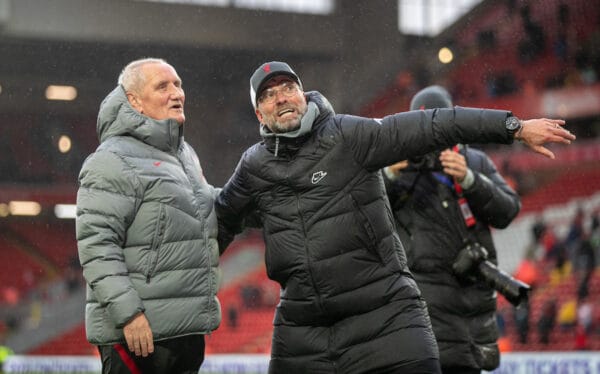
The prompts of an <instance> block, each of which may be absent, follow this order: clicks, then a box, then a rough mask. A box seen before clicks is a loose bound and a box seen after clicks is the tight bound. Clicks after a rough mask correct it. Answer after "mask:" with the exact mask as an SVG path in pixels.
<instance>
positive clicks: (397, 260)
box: [216, 93, 510, 374]
mask: <svg viewBox="0 0 600 374" xmlns="http://www.w3.org/2000/svg"><path fill="white" fill-rule="evenodd" d="M308 99H309V101H312V102H315V103H317V106H318V109H319V111H320V114H319V115H318V116H317V118H316V119H315V120H314V122H313V124H312V129H311V131H310V132H309V133H308V134H306V135H303V136H301V137H299V138H292V139H290V138H285V137H277V138H275V137H270V138H265V140H264V141H263V142H262V143H259V144H256V145H254V146H253V147H251V148H250V149H248V150H247V151H246V152H245V153H244V155H243V156H242V159H241V160H240V162H239V164H238V166H237V168H236V171H235V173H234V175H233V176H232V177H231V179H230V180H229V182H228V183H227V184H226V185H225V187H224V188H223V190H222V192H221V194H220V195H219V197H218V198H217V202H216V210H217V216H218V217H219V221H220V222H219V241H220V246H221V249H223V248H224V247H225V246H226V245H227V244H228V242H229V241H230V240H231V238H232V235H231V234H232V233H235V232H239V231H240V230H241V227H242V220H243V218H244V217H245V216H247V215H248V214H249V213H251V212H258V214H259V216H260V218H261V220H262V226H263V230H264V239H265V243H266V266H267V272H268V275H269V277H270V278H271V279H273V280H275V281H277V282H279V284H280V285H281V301H280V304H279V305H278V307H277V311H276V315H275V320H274V325H275V329H274V336H273V341H272V359H271V364H270V371H271V372H272V373H286V374H290V373H316V372H319V373H328V372H331V373H334V372H335V373H372V372H376V371H378V370H379V369H381V368H386V367H387V368H389V367H393V366H394V365H398V364H402V363H408V362H411V361H415V360H422V359H427V358H434V357H437V346H436V344H435V339H434V336H433V334H432V332H431V327H430V321H429V318H428V317H427V314H426V307H425V305H424V303H423V302H422V301H421V299H420V293H419V290H418V288H417V286H416V284H415V282H414V280H413V278H412V276H411V274H410V273H409V270H408V267H407V263H406V257H405V254H404V250H403V248H402V245H401V243H400V240H399V238H398V235H397V234H396V232H395V230H394V221H393V215H392V213H391V209H390V207H389V202H388V199H387V197H386V194H385V188H384V184H383V179H382V176H381V173H380V171H379V170H380V169H381V168H382V167H384V166H386V165H389V164H392V163H394V162H396V161H398V160H402V159H406V158H407V157H408V156H412V155H416V154H424V153H427V152H430V151H432V150H433V149H438V148H442V147H446V146H448V145H450V144H455V143H457V142H460V141H475V140H477V141H479V142H497V143H509V142H510V139H509V137H508V135H507V133H506V130H505V127H504V120H505V119H506V117H507V115H508V113H507V112H505V111H486V110H479V109H464V108H463V109H461V108H456V109H448V110H428V111H415V112H408V113H400V114H396V115H392V116H388V117H385V118H383V119H382V120H380V121H376V120H373V119H367V118H361V117H354V116H350V115H335V114H334V113H333V111H332V110H331V108H330V106H329V105H328V104H327V103H326V100H325V99H324V98H323V97H322V96H321V95H320V94H318V93H309V94H308ZM484 127H485V129H484ZM275 148H277V155H276V153H275Z"/></svg>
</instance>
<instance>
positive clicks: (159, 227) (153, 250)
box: [146, 204, 166, 283]
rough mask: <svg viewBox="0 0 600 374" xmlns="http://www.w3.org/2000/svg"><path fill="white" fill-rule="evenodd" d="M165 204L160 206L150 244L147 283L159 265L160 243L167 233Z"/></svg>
mask: <svg viewBox="0 0 600 374" xmlns="http://www.w3.org/2000/svg"><path fill="white" fill-rule="evenodd" d="M165 216H166V213H165V206H164V205H163V204H160V206H159V208H158V215H157V218H156V223H155V225H154V234H153V235H152V243H151V244H150V254H149V255H148V267H147V269H148V270H147V271H146V283H150V279H152V276H154V273H155V272H156V266H157V265H158V255H159V249H160V245H161V244H162V242H163V237H164V235H165V222H166V220H165Z"/></svg>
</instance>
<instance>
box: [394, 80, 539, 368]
mask: <svg viewBox="0 0 600 374" xmlns="http://www.w3.org/2000/svg"><path fill="white" fill-rule="evenodd" d="M452 107H453V104H452V100H451V97H450V94H449V93H448V92H447V91H446V90H445V89H444V88H443V87H441V86H429V87H427V88H425V89H423V90H421V91H419V92H418V93H417V94H416V95H415V96H414V97H413V99H412V101H411V106H410V109H411V110H418V109H433V108H452ZM384 174H385V176H386V178H385V179H386V185H387V188H388V196H389V199H390V203H391V205H392V208H393V210H394V213H395V216H396V221H397V224H398V232H399V234H400V237H401V239H402V244H404V247H405V248H406V251H407V256H408V265H409V268H410V270H411V272H412V273H413V275H414V277H415V279H416V281H417V283H418V285H419V288H420V290H421V292H422V295H423V297H424V299H425V300H426V302H427V308H428V311H429V315H430V317H431V322H432V325H433V330H434V333H435V336H436V340H437V343H438V347H439V352H440V362H441V365H442V371H443V373H444V374H450V373H461V374H470V373H480V372H481V370H493V369H495V368H496V367H498V365H499V361H500V353H499V350H498V345H497V339H498V328H497V325H496V294H495V290H494V288H493V287H492V286H491V285H490V283H489V281H490V280H489V279H484V278H486V276H487V275H489V274H488V270H489V271H492V270H493V271H494V272H495V273H493V274H492V275H491V277H493V278H494V281H496V280H498V282H500V283H505V284H508V285H511V286H515V285H516V288H517V291H516V292H517V294H516V295H514V298H513V301H514V302H520V301H521V300H520V299H521V298H523V297H526V295H525V294H523V293H524V292H526V286H527V285H525V284H518V283H516V284H515V283H511V280H510V279H508V278H507V277H506V274H505V273H503V272H501V271H499V270H497V269H496V268H495V264H496V263H497V260H496V250H495V248H494V244H493V241H492V236H491V233H490V228H489V227H490V226H491V227H495V228H504V227H506V226H508V224H509V223H510V222H511V221H512V220H513V218H515V216H516V215H517V213H518V212H519V210H520V206H521V204H520V199H519V197H518V195H517V194H516V192H515V191H514V190H512V189H511V188H510V187H509V186H508V185H507V183H506V182H505V181H504V179H503V178H502V176H501V175H500V174H499V173H498V171H497V170H496V167H495V166H494V164H493V162H492V161H491V160H490V158H489V157H487V156H486V155H485V154H484V153H483V152H482V151H480V150H476V149H472V148H469V147H467V146H464V145H460V144H459V145H456V146H454V147H453V148H452V149H446V150H444V151H442V152H434V153H430V154H427V155H425V156H423V157H419V158H415V159H410V160H406V161H401V162H399V163H397V164H394V165H392V166H389V167H387V168H385V169H384ZM478 264H486V265H485V270H481V272H480V271H479V269H478V268H477V265H478ZM482 269H484V268H482ZM483 273H486V274H483ZM521 286H522V287H523V288H522V287H521ZM496 289H499V287H498V286H497V285H496ZM520 292H523V293H520ZM514 299H518V300H514Z"/></svg>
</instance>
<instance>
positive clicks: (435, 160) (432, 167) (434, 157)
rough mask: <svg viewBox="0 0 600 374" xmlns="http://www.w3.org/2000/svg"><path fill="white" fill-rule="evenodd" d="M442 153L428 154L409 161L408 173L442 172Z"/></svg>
mask: <svg viewBox="0 0 600 374" xmlns="http://www.w3.org/2000/svg"><path fill="white" fill-rule="evenodd" d="M440 154H441V152H440V151H435V152H431V153H427V154H425V155H423V156H418V157H413V158H409V159H408V167H407V169H406V170H407V171H442V170H443V167H442V163H441V162H440Z"/></svg>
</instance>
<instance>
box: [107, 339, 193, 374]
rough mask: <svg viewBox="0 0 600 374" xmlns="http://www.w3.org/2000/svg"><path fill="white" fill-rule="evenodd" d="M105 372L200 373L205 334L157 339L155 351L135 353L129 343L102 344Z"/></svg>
mask: <svg viewBox="0 0 600 374" xmlns="http://www.w3.org/2000/svg"><path fill="white" fill-rule="evenodd" d="M98 350H99V351H100V358H101V359H102V374H171V373H173V374H192V373H193V374H198V371H199V370H200V365H202V362H203V361H204V335H190V336H184V337H181V338H175V339H168V340H161V341H155V342H154V353H152V354H151V355H148V356H147V357H142V356H136V355H135V353H134V352H130V351H129V349H128V348H127V344H115V345H101V346H99V347H98Z"/></svg>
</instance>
